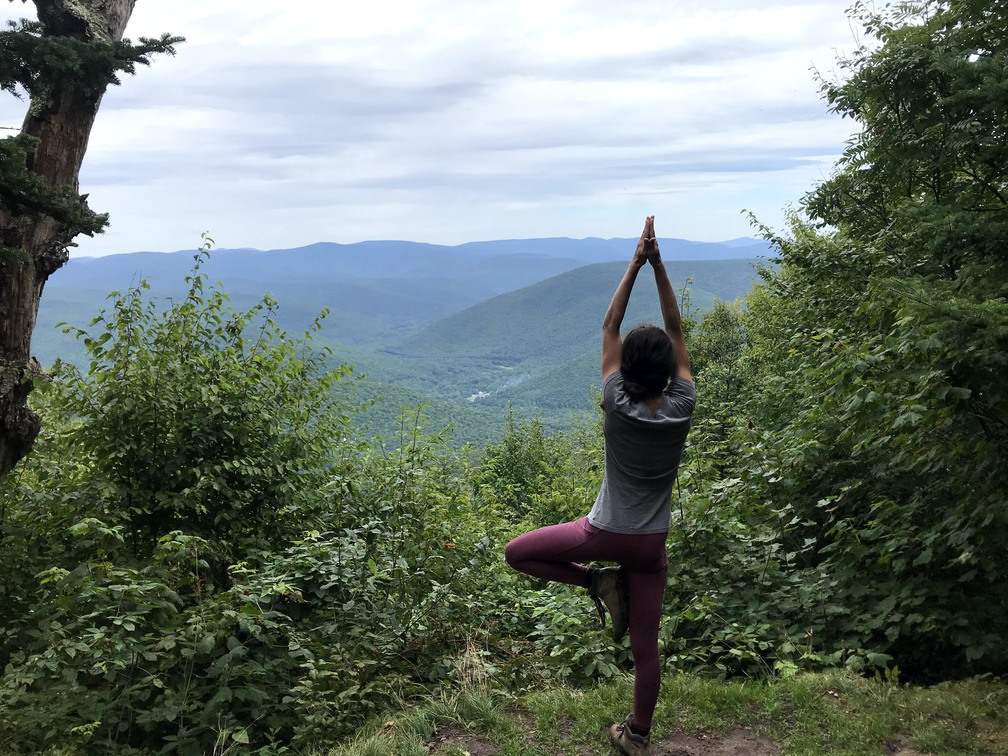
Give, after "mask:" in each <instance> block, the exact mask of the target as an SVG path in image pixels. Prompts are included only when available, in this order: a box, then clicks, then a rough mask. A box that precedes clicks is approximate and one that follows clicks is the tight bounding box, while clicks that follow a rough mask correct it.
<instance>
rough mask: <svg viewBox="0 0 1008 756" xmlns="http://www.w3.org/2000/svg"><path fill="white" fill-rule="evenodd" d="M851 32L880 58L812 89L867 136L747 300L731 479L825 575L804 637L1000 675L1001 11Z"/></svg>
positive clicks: (889, 17)
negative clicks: (863, 35)
mask: <svg viewBox="0 0 1008 756" xmlns="http://www.w3.org/2000/svg"><path fill="white" fill-rule="evenodd" d="M855 15H856V16H857V17H858V19H859V21H861V23H862V24H863V25H864V27H865V28H866V29H867V30H868V32H869V33H870V34H871V35H872V36H874V37H875V39H876V41H877V44H875V45H872V46H870V47H865V48H863V49H861V50H859V51H858V52H857V53H856V54H855V55H854V56H853V57H852V58H851V59H850V60H847V61H844V62H843V65H844V67H845V68H846V70H847V74H848V75H847V76H846V77H845V78H844V79H843V80H842V81H838V82H827V83H825V84H824V86H823V91H824V94H825V97H826V99H827V101H828V102H829V103H830V105H831V106H832V108H833V109H834V110H835V111H837V112H839V113H841V114H843V115H845V116H848V117H851V118H854V119H855V120H857V121H858V122H859V124H860V130H859V132H858V133H857V134H856V135H855V136H854V137H853V138H852V139H851V140H850V143H849V146H848V149H847V150H846V152H845V154H844V156H843V158H842V159H841V161H840V162H839V164H838V166H837V170H836V172H835V173H834V175H833V176H832V177H831V178H830V179H829V180H827V181H825V182H823V183H822V184H821V185H819V186H818V187H816V188H815V189H814V190H813V191H812V192H811V193H810V194H809V195H808V196H807V197H806V198H805V201H804V209H805V211H806V213H807V216H808V219H807V220H802V219H800V218H795V219H794V223H793V226H792V229H791V235H790V237H789V238H780V239H777V241H778V244H779V247H780V251H781V255H780V258H781V266H780V269H779V271H778V272H777V274H775V275H773V276H769V277H768V279H767V281H766V284H765V286H764V287H763V288H762V289H760V290H759V291H758V292H757V294H756V295H755V296H753V297H750V300H749V305H750V314H749V316H748V318H747V336H748V338H749V342H750V354H751V356H753V358H754V359H752V360H751V362H752V364H754V365H757V366H759V367H760V370H762V371H763V373H764V377H763V380H762V385H761V389H760V390H759V391H758V392H757V394H756V398H755V399H754V401H753V402H752V404H751V406H750V407H749V408H748V415H749V417H751V418H752V420H753V427H752V428H751V429H750V432H749V436H748V443H747V444H742V445H740V448H743V449H746V450H748V451H746V452H745V454H748V459H745V458H743V459H742V460H740V462H739V464H738V466H737V468H736V470H735V471H734V473H735V475H736V476H737V477H739V478H740V479H743V480H745V482H746V485H747V486H748V488H747V496H748V497H749V498H750V499H751V500H756V501H758V500H763V501H766V502H768V505H769V507H768V508H769V511H771V512H772V513H773V515H774V516H775V517H778V518H779V521H780V522H781V532H780V540H781V542H782V543H783V544H784V546H785V548H784V552H785V553H787V554H788V555H789V559H788V560H787V561H788V562H789V564H791V565H795V566H797V567H798V568H800V569H804V568H807V569H808V570H809V574H810V575H813V574H814V573H815V571H816V570H818V572H819V574H821V575H822V576H824V579H823V580H822V581H820V582H819V583H818V584H817V585H818V586H822V592H821V595H822V596H823V597H824V600H823V604H822V606H823V607H824V608H823V610H822V612H821V615H820V616H819V617H815V616H813V615H812V612H809V613H808V623H807V624H806V625H805V627H807V628H809V632H810V634H811V635H813V636H815V637H819V638H820V639H823V640H825V642H827V643H833V644H836V645H838V646H840V647H842V648H852V647H861V648H874V649H877V650H880V651H883V652H885V653H887V654H889V655H891V656H893V657H895V658H896V659H897V661H898V662H899V664H900V666H901V667H903V668H904V669H905V668H907V667H910V668H911V669H912V670H913V671H915V672H918V673H920V672H921V671H928V672H931V673H935V674H939V675H944V676H948V675H952V674H956V673H959V672H964V671H979V670H999V669H1002V670H1003V669H1004V665H1005V664H1006V663H1008V646H1006V644H1005V642H1004V638H1005V637H1006V632H1008V626H1006V620H1005V618H1006V617H1008V592H1006V590H1005V584H1006V583H1005V572H1004V568H1003V555H1004V553H1005V549H1006V548H1008V539H1006V533H1008V519H1006V507H1005V492H1006V491H1008V454H1006V450H1008V378H1006V374H1005V370H1004V368H1005V365H1006V362H1008V258H1006V256H1005V250H1006V249H1008V146H1006V144H1008V143H1006V141H1005V132H1006V129H1008V107H1006V105H1005V103H1006V102H1008V99H1006V94H1008V85H1006V83H1005V82H1006V81H1008V5H1006V4H1005V3H1003V2H978V1H974V0H940V1H939V0H929V1H927V2H921V3H899V4H896V5H894V6H892V7H890V8H887V9H885V10H883V11H880V12H875V11H868V10H866V9H865V8H864V7H863V6H859V7H857V8H856V9H855ZM816 579H817V580H818V578H816ZM827 599H828V600H827Z"/></svg>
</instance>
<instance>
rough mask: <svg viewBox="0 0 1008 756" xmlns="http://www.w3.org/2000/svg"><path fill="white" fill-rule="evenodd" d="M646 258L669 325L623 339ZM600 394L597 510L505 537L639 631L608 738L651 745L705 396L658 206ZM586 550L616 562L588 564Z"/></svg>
mask: <svg viewBox="0 0 1008 756" xmlns="http://www.w3.org/2000/svg"><path fill="white" fill-rule="evenodd" d="M646 263H651V267H652V268H653V269H654V276H655V283H656V284H657V286H658V299H659V302H660V303H661V312H662V318H663V320H664V325H665V328H664V330H662V329H660V328H658V327H657V326H654V325H641V326H637V327H636V328H634V329H633V330H631V331H630V332H629V333H627V335H626V338H621V337H620V325H621V324H622V322H623V316H624V314H625V313H626V308H627V302H629V300H630V292H631V290H632V289H633V285H634V281H636V279H637V274H638V272H640V269H641V268H642V267H644V265H645V264H646ZM602 396H603V398H602V409H603V411H604V413H605V418H604V421H603V432H604V435H605V472H604V474H603V478H602V488H601V490H600V491H599V494H598V497H597V498H596V499H595V504H594V506H593V507H592V508H591V511H590V512H589V513H588V516H587V517H582V518H581V519H579V520H575V521H573V522H567V523H561V524H559V525H551V526H549V527H545V528H540V529H539V530H534V531H532V532H530V533H526V534H524V535H521V536H519V537H518V538H515V539H514V540H513V541H511V542H510V543H509V544H508V545H507V548H506V550H505V557H506V558H507V561H508V564H510V565H511V566H512V567H513V568H514V569H516V570H520V571H521V572H525V573H528V574H529V575H532V576H534V577H537V578H542V579H544V580H555V581H558V582H561V583H567V584H569V585H579V586H583V587H584V588H586V589H587V591H588V595H589V596H590V597H591V598H592V599H593V600H594V601H595V605H596V607H597V608H598V612H599V617H600V619H601V620H602V622H603V624H604V623H605V611H608V613H609V616H610V618H611V620H612V633H613V638H614V639H615V640H620V639H621V638H622V637H623V635H624V634H625V633H626V632H627V630H629V631H630V650H631V652H632V654H633V660H634V702H633V712H632V713H631V714H630V715H629V716H627V718H626V720H625V721H623V722H618V723H616V724H614V725H612V726H611V727H610V728H609V737H610V739H611V740H612V742H613V744H614V745H615V746H616V747H617V748H619V749H620V750H621V751H622V752H623V753H625V754H631V755H640V754H650V753H651V746H650V743H651V738H650V734H651V717H652V715H653V714H654V710H655V705H656V704H657V702H658V687H659V684H660V682H661V662H660V660H659V658H658V621H659V618H660V615H661V608H662V595H663V594H664V592H665V576H666V574H667V572H668V559H667V557H666V555H665V539H666V537H667V535H668V530H669V527H670V524H671V518H672V515H671V498H672V485H673V483H674V482H675V479H676V471H677V470H678V468H679V458H680V457H681V455H682V450H683V444H684V443H685V441H686V433H687V432H688V431H689V427H690V417H691V416H692V414H693V406H694V404H695V402H696V390H695V388H694V386H693V376H692V375H691V374H690V366H689V354H688V353H687V352H686V341H685V339H684V338H683V331H682V318H681V316H680V314H679V305H678V303H677V302H676V296H675V291H674V290H673V288H672V284H671V283H670V282H669V277H668V274H667V273H666V272H665V265H664V263H663V262H662V259H661V254H660V253H659V251H658V240H657V239H656V238H655V232H654V216H649V217H648V218H647V220H646V221H645V223H644V232H643V233H642V234H641V238H640V241H639V242H637V249H636V250H635V251H634V256H633V260H631V262H630V266H629V267H628V268H627V271H626V273H625V274H624V275H623V279H622V280H621V281H620V283H619V286H617V287H616V293H615V294H613V298H612V301H611V302H610V304H609V309H608V310H607V311H606V314H605V319H604V320H603V321H602ZM584 561H600V562H616V563H617V564H618V565H619V566H618V567H607V568H604V569H603V568H598V567H586V566H585V565H583V564H581V562H584ZM603 607H604V609H603Z"/></svg>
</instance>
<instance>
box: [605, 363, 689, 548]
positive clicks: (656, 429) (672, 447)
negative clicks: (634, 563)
mask: <svg viewBox="0 0 1008 756" xmlns="http://www.w3.org/2000/svg"><path fill="white" fill-rule="evenodd" d="M695 404H696V387H695V386H694V385H693V382H692V381H687V380H683V379H682V378H673V379H672V381H670V382H669V385H668V387H667V388H666V389H665V392H664V394H662V398H661V403H660V404H659V405H658V409H657V410H656V411H655V412H652V411H651V410H650V409H649V408H648V406H647V404H646V403H645V402H635V401H633V400H632V399H631V398H630V396H629V395H628V394H627V393H626V390H625V389H624V388H623V376H622V375H621V374H620V372H619V371H618V370H617V371H616V372H615V373H613V374H612V375H610V376H609V377H608V378H607V379H606V381H605V383H604V384H603V386H602V409H603V410H604V412H605V418H604V420H603V426H602V427H603V431H604V434H605V472H604V474H603V476H602V489H601V490H600V491H599V494H598V497H597V498H596V499H595V505H594V506H593V507H592V509H591V512H589V513H588V521H589V522H590V523H591V524H592V525H594V526H595V527H597V528H600V529H602V530H608V531H610V532H612V533H637V534H649V533H665V532H667V531H668V529H669V527H670V525H671V523H672V511H671V501H672V485H673V484H674V483H675V479H676V472H677V471H678V469H679V458H680V457H681V456H682V450H683V445H684V444H685V442H686V434H687V433H688V432H689V428H690V418H691V417H692V415H693V407H694V405H695Z"/></svg>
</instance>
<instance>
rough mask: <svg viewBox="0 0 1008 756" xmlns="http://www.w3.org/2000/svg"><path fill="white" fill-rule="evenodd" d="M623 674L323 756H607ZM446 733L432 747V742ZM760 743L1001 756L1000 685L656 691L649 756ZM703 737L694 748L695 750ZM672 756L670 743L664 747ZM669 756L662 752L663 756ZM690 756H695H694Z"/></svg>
mask: <svg viewBox="0 0 1008 756" xmlns="http://www.w3.org/2000/svg"><path fill="white" fill-rule="evenodd" d="M632 684H633V681H632V678H631V677H630V676H629V675H626V676H623V677H621V678H619V679H617V680H615V681H613V682H610V683H607V684H605V685H600V686H598V687H596V688H592V689H587V690H572V689H567V688H555V689H550V690H542V691H538V692H535V693H532V694H529V695H526V696H522V697H520V698H513V697H510V696H507V695H505V694H502V693H494V692H491V691H489V690H463V691H461V692H457V693H443V694H441V695H440V696H438V697H437V698H434V699H428V700H426V701H423V702H420V703H418V704H416V705H413V706H409V707H404V708H403V709H402V710H401V711H399V712H396V713H393V714H390V715H387V717H386V718H383V719H382V720H380V721H376V722H375V723H373V724H371V725H370V726H369V728H366V729H365V731H364V732H362V734H361V735H360V736H359V737H358V738H357V739H355V740H353V741H350V742H348V743H346V744H344V745H341V746H339V747H338V748H336V749H333V750H330V751H326V752H325V753H326V754H328V756H371V754H379V753H380V754H397V755H399V756H412V755H413V754H417V755H420V754H424V755H426V754H430V753H437V754H443V756H451V754H461V753H470V754H499V755H500V756H556V755H558V754H571V756H584V754H611V753H612V750H611V748H610V746H609V745H608V741H607V739H606V735H605V730H606V728H607V727H608V726H609V725H610V724H611V723H612V722H614V721H617V720H619V719H622V718H623V717H624V716H625V715H626V713H627V712H628V711H629V710H630V705H631V701H632V697H633V685H632ZM438 732H441V733H442V734H446V735H445V737H443V738H442V739H440V740H439V739H438V736H437V733H438ZM740 732H744V733H745V734H746V735H747V736H749V735H751V736H762V738H763V739H764V742H770V741H772V742H773V743H776V744H777V746H778V747H779V748H780V752H781V753H783V754H802V756H805V755H806V754H807V755H809V756H811V755H812V754H870V753H878V754H883V753H892V752H899V750H900V749H901V748H902V749H913V750H915V751H918V752H922V753H928V754H993V753H1008V686H1006V685H1005V684H1004V683H1002V682H999V681H993V680H972V681H964V682H950V683H943V684H940V685H936V686H932V687H926V688H925V687H909V686H901V685H897V684H893V683H888V682H881V681H876V680H866V679H864V678H861V677H857V676H855V675H852V674H850V673H846V672H840V671H837V672H827V673H822V674H802V675H798V676H796V677H793V678H790V679H787V680H771V681H765V682H763V681H753V680H733V681H728V682H724V681H719V680H710V679H706V678H701V677H695V676H692V675H685V674H676V675H671V676H668V677H666V678H665V679H664V680H663V681H662V692H661V697H660V699H659V702H658V709H657V711H656V712H655V723H654V736H653V743H654V746H653V749H654V750H655V752H656V753H658V754H660V753H662V752H663V748H662V743H663V742H665V741H667V742H668V743H670V744H671V743H672V742H673V740H674V741H675V743H676V745H677V746H678V747H682V745H681V741H689V740H690V739H692V738H696V739H697V743H698V744H699V743H701V742H702V743H703V744H706V746H707V747H710V746H712V745H716V743H717V741H718V740H719V739H722V738H728V737H735V738H738V737H740V735H739V733H740ZM701 738H702V741H701V740H700V739H701ZM669 748H671V745H669ZM669 752H671V750H669ZM699 752H703V751H702V750H701V751H699Z"/></svg>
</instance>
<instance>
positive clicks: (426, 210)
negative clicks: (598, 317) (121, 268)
mask: <svg viewBox="0 0 1008 756" xmlns="http://www.w3.org/2000/svg"><path fill="white" fill-rule="evenodd" d="M847 5H848V3H846V2H842V1H838V0H811V1H808V2H801V1H800V0H790V1H789V0H766V2H761V3H758V4H757V3H752V2H750V0H678V1H677V0H656V1H651V0H622V2H614V1H613V0H569V1H566V2H565V1H564V0H500V1H498V0H480V1H479V2H463V1H462V0H408V1H407V0H399V1H395V2H392V1H389V0H366V1H365V2H348V1H345V0H341V1H338V2H333V1H332V0H328V1H326V2H322V1H321V0H301V2H298V3H279V2H276V0H270V2H265V1H264V0H170V1H168V0H139V2H138V3H137V6H136V10H135V11H134V14H133V18H132V20H131V21H130V24H129V27H128V29H127V36H129V37H133V38H136V37H138V36H155V35H158V34H160V33H162V32H171V33H173V34H178V35H182V36H184V37H186V40H187V41H186V42H185V43H183V44H182V45H180V46H179V48H178V54H177V56H176V57H175V58H167V57H162V58H157V59H156V60H155V61H154V63H153V65H152V66H151V67H150V68H141V69H140V70H139V71H138V73H137V75H136V76H134V77H131V78H127V79H124V81H123V84H122V86H120V87H113V88H110V89H109V91H108V93H107V94H106V96H105V99H104V101H103V103H102V106H101V110H100V112H99V114H98V119H97V122H96V124H95V128H94V131H93V132H92V136H91V142H90V147H89V149H88V153H87V157H86V159H85V162H84V168H83V170H82V173H81V191H82V192H86V193H89V194H90V200H89V201H90V204H91V206H92V207H93V208H94V209H96V210H99V211H103V212H108V213H110V214H111V225H110V227H109V229H108V230H107V231H106V232H105V234H104V235H102V236H99V237H96V238H95V239H88V238H87V237H81V238H80V239H79V240H78V241H79V243H80V246H79V248H78V249H77V250H74V251H73V254H74V255H101V254H107V253H113V252H134V251H139V250H164V251H169V250H176V249H189V248H194V247H196V246H198V245H199V242H200V233H201V232H202V231H209V232H210V234H211V235H212V236H213V237H214V238H215V239H216V242H217V245H218V246H220V247H258V248H262V249H266V248H276V247H293V246H299V245H303V244H309V243H312V242H316V241H335V242H355V241H361V240H365V239H404V240H411V241H424V242H433V243H438V244H458V243H462V242H466V241H475V240H485V239H504V238H509V239H513V238H531V237H544V236H569V237H573V238H583V237H588V236H600V237H614V236H623V237H630V236H635V235H637V234H639V233H640V228H641V226H642V223H643V219H644V216H645V215H648V214H653V215H655V216H656V220H655V226H656V229H657V231H658V233H659V235H660V236H665V237H669V236H674V237H681V238H687V239H694V240H702V241H719V240H726V239H731V238H735V237H739V236H749V235H753V231H752V229H751V227H750V225H749V223H748V221H747V219H746V218H745V217H744V216H743V215H742V214H741V211H742V210H743V209H746V210H750V211H753V212H754V213H755V214H756V215H757V216H758V217H759V219H760V220H761V221H763V222H765V223H768V224H770V225H772V226H777V227H779V226H780V225H782V222H783V218H784V213H785V211H786V208H787V207H788V206H789V205H793V204H795V203H797V202H798V201H799V200H800V198H801V197H802V195H803V194H804V193H805V192H806V191H808V190H809V189H810V188H811V187H812V186H813V185H814V184H815V183H816V182H818V181H820V180H822V179H823V178H825V177H826V176H827V175H828V174H829V173H830V171H831V167H832V165H833V163H834V162H835V160H836V158H837V156H838V155H839V153H840V152H841V150H842V149H843V146H844V142H845V140H846V139H847V138H848V136H849V135H850V133H851V131H852V129H853V128H854V125H853V124H852V122H850V121H843V120H841V119H839V118H838V117H836V116H835V115H831V114H829V113H828V112H827V108H826V105H825V104H824V103H823V102H822V100H821V98H820V95H819V86H818V83H817V82H816V80H815V76H814V74H813V70H812V69H813V68H815V69H817V70H818V71H819V72H820V73H821V74H823V75H825V76H826V77H827V78H833V77H834V76H835V71H836V70H837V67H836V59H837V55H838V53H839V54H849V53H851V52H852V51H853V50H854V49H855V48H856V47H857V45H858V44H859V43H860V42H861V41H862V39H861V33H860V30H858V29H856V28H853V27H852V25H851V23H850V21H849V19H848V16H847V14H846V8H847ZM32 11H33V8H32V5H31V3H28V4H22V3H20V2H17V3H6V2H5V3H2V4H0V19H3V20H6V19H9V18H15V17H20V16H22V15H24V14H26V13H31V12H32ZM25 107H26V103H23V102H19V101H17V100H15V99H14V98H12V97H9V96H8V95H0V126H7V127H9V126H17V125H19V124H20V122H21V119H22V117H23V115H24V110H25Z"/></svg>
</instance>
